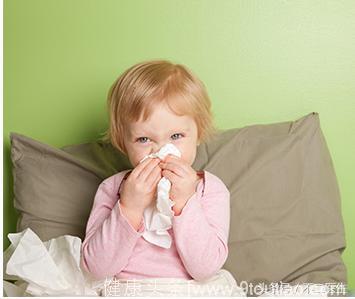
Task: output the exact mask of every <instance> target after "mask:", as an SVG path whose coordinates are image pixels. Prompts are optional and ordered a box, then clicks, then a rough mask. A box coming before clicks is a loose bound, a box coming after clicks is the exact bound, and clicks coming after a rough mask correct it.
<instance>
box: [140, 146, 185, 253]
mask: <svg viewBox="0 0 355 299" xmlns="http://www.w3.org/2000/svg"><path fill="white" fill-rule="evenodd" d="M168 154H172V155H175V156H177V157H181V153H180V151H179V149H178V148H177V147H176V146H175V145H173V144H172V143H168V144H166V145H164V146H163V147H162V148H161V149H160V150H159V151H158V152H157V153H154V154H150V155H148V156H145V157H144V158H143V159H142V160H141V161H140V163H142V162H143V161H144V160H145V159H147V158H149V157H151V158H154V157H158V158H159V159H161V160H164V158H165V157H166V156H167V155H168ZM170 188H171V182H170V181H169V180H168V179H167V178H165V177H163V178H161V179H160V181H159V183H158V186H157V200H156V203H155V202H152V204H151V205H150V206H148V207H147V208H146V209H145V210H144V214H143V218H144V224H145V231H144V233H143V235H142V236H143V238H144V239H146V240H147V241H148V242H150V243H152V244H155V245H157V246H160V247H163V248H170V246H171V236H170V235H169V233H168V232H167V230H168V229H169V228H171V227H172V217H173V216H174V212H173V210H172V209H171V208H172V207H173V206H174V204H175V202H174V201H172V200H171V199H170V198H169V192H170Z"/></svg>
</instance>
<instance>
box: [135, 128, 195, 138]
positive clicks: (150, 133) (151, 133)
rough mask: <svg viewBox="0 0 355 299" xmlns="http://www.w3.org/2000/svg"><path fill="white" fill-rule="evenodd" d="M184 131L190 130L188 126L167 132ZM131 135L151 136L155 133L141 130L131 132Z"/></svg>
mask: <svg viewBox="0 0 355 299" xmlns="http://www.w3.org/2000/svg"><path fill="white" fill-rule="evenodd" d="M184 132H190V128H184V129H180V130H171V131H169V132H168V133H169V134H172V133H184ZM132 135H133V136H134V137H140V136H148V135H151V136H154V135H155V134H154V132H148V131H147V132H144V131H142V132H138V133H137V132H132Z"/></svg>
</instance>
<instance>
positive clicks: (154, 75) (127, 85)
mask: <svg viewBox="0 0 355 299" xmlns="http://www.w3.org/2000/svg"><path fill="white" fill-rule="evenodd" d="M161 103H166V104H167V105H168V107H169V108H170V109H171V110H172V111H173V112H174V113H176V114H177V115H189V116H191V117H192V118H193V119H194V120H195V122H196V125H197V128H198V141H199V142H205V141H207V140H209V139H210V138H211V137H212V136H213V135H215V133H216V132H217V129H216V128H215V127H214V125H213V116H212V112H211V101H210V99H209V97H208V94H207V91H206V89H205V86H204V84H203V83H202V81H200V80H199V79H198V78H197V77H196V76H195V75H194V74H193V73H192V72H191V71H190V70H189V69H188V68H187V67H185V66H184V65H181V64H173V63H172V62H170V61H167V60H151V61H144V62H141V63H138V64H135V65H133V66H132V67H130V68H129V69H127V70H126V71H125V72H124V73H123V74H122V75H120V76H119V77H118V78H117V79H116V81H115V82H114V83H113V85H112V86H111V88H110V90H109V92H108V97H107V108H108V112H109V128H108V129H107V131H106V132H105V133H104V136H103V137H102V138H101V140H102V141H104V142H111V144H112V145H113V146H114V147H115V148H117V149H118V150H120V151H121V152H123V153H124V154H127V153H126V148H125V145H124V142H123V136H124V130H125V124H127V123H129V122H136V121H139V120H140V118H141V117H142V116H143V121H145V120H147V119H148V118H149V116H150V115H151V113H152V109H153V108H154V107H155V106H156V105H157V104H161Z"/></svg>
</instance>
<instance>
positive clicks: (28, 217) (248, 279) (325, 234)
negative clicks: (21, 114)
mask: <svg viewBox="0 0 355 299" xmlns="http://www.w3.org/2000/svg"><path fill="white" fill-rule="evenodd" d="M10 139H11V159H12V164H13V177H14V207H15V208H16V210H17V211H18V213H19V218H18V222H17V232H22V231H24V230H25V229H26V228H31V230H33V232H35V233H36V234H37V235H38V237H39V238H40V239H41V241H43V242H45V241H48V240H51V239H53V238H57V237H59V236H63V235H71V236H76V237H77V238H79V239H80V240H83V239H84V237H85V226H86V221H87V219H88V217H89V213H90V210H91V207H92V203H93V199H94V195H95V192H96V190H97V187H98V185H99V184H100V183H101V182H102V181H103V180H104V179H105V178H107V177H109V176H111V175H113V174H115V173H117V172H119V171H121V170H124V169H128V168H131V165H130V163H129V161H128V159H127V158H126V157H125V156H124V155H123V154H121V153H120V152H119V151H117V150H116V149H114V148H113V147H112V145H111V144H109V143H105V142H103V141H100V140H97V141H93V142H89V143H84V144H73V145H67V146H64V147H62V148H55V147H52V146H50V145H47V144H44V143H42V142H40V141H37V140H34V139H32V138H30V137H28V136H24V135H22V134H19V133H14V132H12V133H11V134H10ZM193 168H194V169H196V170H198V169H206V170H208V171H210V172H211V173H213V174H215V175H217V176H218V177H219V178H221V179H222V180H223V182H224V183H225V184H226V186H227V187H228V189H229V191H230V194H231V223H230V234H229V243H228V246H229V256H228V259H227V261H226V263H225V264H224V266H223V269H225V270H227V271H229V272H230V273H231V274H232V275H233V277H234V278H235V280H236V282H237V283H238V284H241V283H246V284H252V285H253V286H256V285H260V284H266V285H271V284H272V283H278V282H283V283H287V284H289V285H293V286H295V285H297V284H302V283H314V284H323V285H325V284H329V285H335V284H336V285H339V284H340V285H344V286H345V293H344V289H342V292H343V293H340V294H330V295H338V296H342V295H345V294H349V290H347V289H346V285H347V276H346V267H345V264H344V262H343V260H342V258H341V255H342V252H343V251H344V249H345V247H346V242H345V233H344V224H343V219H342V215H341V198H340V192H339V188H338V183H337V178H336V174H335V171H334V167H333V163H332V159H331V156H330V154H329V150H328V147H327V143H326V140H325V138H324V135H323V133H322V130H321V127H320V120H319V114H318V113H316V112H312V113H309V114H307V115H304V116H302V117H300V118H298V119H296V120H291V121H285V122H279V123H271V124H255V125H250V126H246V127H242V128H232V129H227V130H221V131H219V132H218V134H217V136H216V137H215V138H213V139H212V140H210V141H209V142H207V143H202V144H201V145H200V146H199V147H198V149H197V155H196V159H195V161H194V164H193ZM4 274H5V270H4ZM6 278H7V279H6ZM12 278H13V277H12ZM5 280H6V282H4V283H6V285H7V286H9V284H14V283H15V281H14V279H12V280H11V279H9V277H5ZM10 286H11V285H10ZM246 293H247V295H248V296H252V295H253V290H252V289H247V290H246ZM5 295H6V294H5Z"/></svg>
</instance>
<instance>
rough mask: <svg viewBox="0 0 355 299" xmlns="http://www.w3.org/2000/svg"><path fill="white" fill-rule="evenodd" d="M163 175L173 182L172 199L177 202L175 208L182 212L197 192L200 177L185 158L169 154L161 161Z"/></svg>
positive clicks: (176, 210) (175, 210)
mask: <svg viewBox="0 0 355 299" xmlns="http://www.w3.org/2000/svg"><path fill="white" fill-rule="evenodd" d="M159 166H160V167H161V168H162V170H163V172H162V174H163V176H164V177H166V178H167V179H168V180H169V181H170V182H171V189H170V199H171V200H173V201H174V202H175V205H174V206H173V210H174V212H175V214H180V212H181V210H182V209H183V207H184V206H185V204H186V202H187V201H188V199H189V198H190V197H191V196H192V195H193V194H194V193H195V192H196V187H197V185H198V181H199V177H198V175H197V173H196V171H195V170H194V169H193V168H192V167H191V166H190V165H189V164H187V163H186V162H185V161H184V160H182V159H180V158H178V157H176V156H173V155H168V156H167V157H166V158H165V160H164V162H161V163H159Z"/></svg>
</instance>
